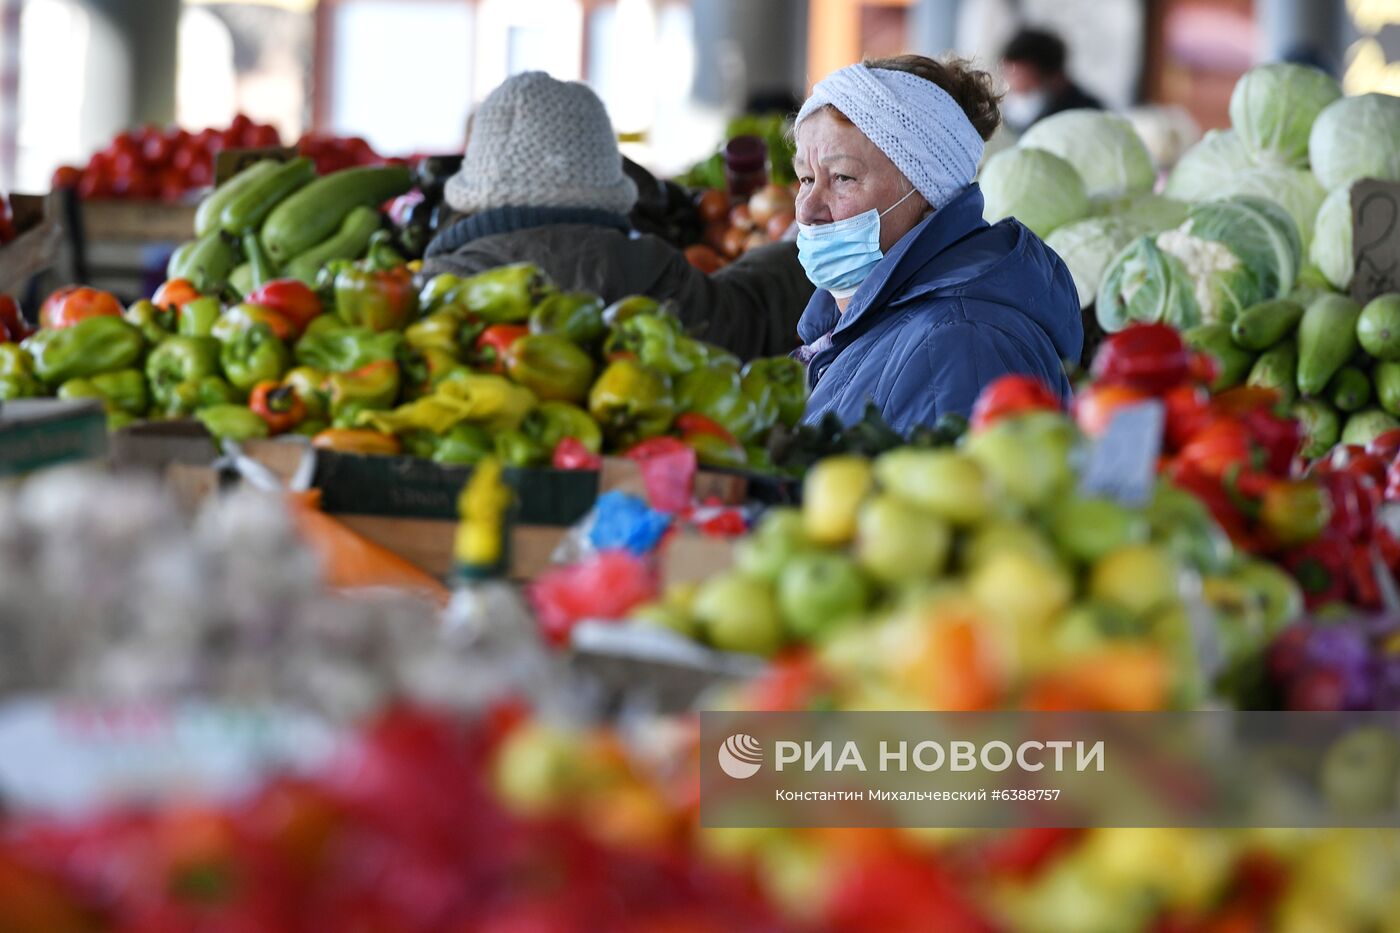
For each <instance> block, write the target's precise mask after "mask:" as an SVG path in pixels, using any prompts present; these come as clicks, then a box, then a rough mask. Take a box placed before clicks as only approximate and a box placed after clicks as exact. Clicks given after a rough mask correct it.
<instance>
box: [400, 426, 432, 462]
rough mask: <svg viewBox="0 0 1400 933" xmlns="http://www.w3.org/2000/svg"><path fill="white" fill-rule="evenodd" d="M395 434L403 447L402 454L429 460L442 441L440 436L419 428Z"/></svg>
mask: <svg viewBox="0 0 1400 933" xmlns="http://www.w3.org/2000/svg"><path fill="white" fill-rule="evenodd" d="M396 436H397V437H398V439H399V443H400V444H401V445H402V447H403V452H404V455H405V456H408V457H417V458H419V459H420V460H431V459H432V458H433V455H434V454H435V453H437V449H438V444H440V443H441V442H442V438H441V437H439V436H438V435H436V434H434V433H433V432H432V431H424V430H421V429H413V430H408V431H402V432H400V433H399V434H398V435H396Z"/></svg>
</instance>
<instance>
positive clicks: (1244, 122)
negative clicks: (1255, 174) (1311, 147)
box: [1230, 62, 1342, 168]
mask: <svg viewBox="0 0 1400 933" xmlns="http://www.w3.org/2000/svg"><path fill="white" fill-rule="evenodd" d="M1341 96H1342V89H1341V88H1340V87H1339V86H1338V85H1337V82H1336V80H1335V79H1333V78H1332V76H1331V75H1329V74H1327V73H1326V72H1324V71H1322V70H1320V69H1318V68H1312V67H1309V66H1306V65H1293V64H1286V63H1281V62H1280V63H1275V64H1269V65H1260V66H1259V67H1257V68H1251V69H1250V70H1249V71H1247V72H1245V73H1244V75H1243V77H1241V78H1240V80H1239V81H1238V82H1236V83H1235V90H1234V93H1233V94H1231V95H1230V124H1231V126H1233V127H1234V128H1235V132H1236V133H1238V134H1239V137H1240V141H1241V142H1242V143H1243V144H1244V147H1245V149H1246V151H1248V153H1249V155H1250V156H1251V157H1252V158H1253V159H1254V160H1255V161H1256V162H1258V163H1260V164H1261V165H1271V166H1291V167H1294V168H1302V167H1305V166H1306V165H1307V164H1308V134H1309V133H1310V132H1311V131H1312V126H1313V122H1314V121H1315V120H1316V119H1317V116H1318V114H1320V113H1322V111H1323V110H1324V109H1326V108H1327V106H1328V105H1329V104H1331V103H1332V102H1333V101H1335V100H1336V99H1337V98H1339V97H1341Z"/></svg>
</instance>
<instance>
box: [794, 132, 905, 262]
mask: <svg viewBox="0 0 1400 933" xmlns="http://www.w3.org/2000/svg"><path fill="white" fill-rule="evenodd" d="M793 167H794V168H795V169H796V171H797V179H798V181H799V182H800V183H801V188H800V189H799V190H798V192H797V220H798V222H800V223H804V224H829V223H831V222H832V221H836V220H845V219H846V218H847V217H854V216H856V215H857V214H863V213H865V212H866V211H868V210H870V209H871V208H874V209H875V210H878V211H885V210H889V208H890V206H891V205H893V204H894V203H895V202H897V201H898V200H899V199H900V198H902V197H904V195H905V194H907V193H908V192H909V190H910V187H911V186H910V184H909V182H908V181H907V180H906V179H905V177H904V175H903V173H901V172H900V170H899V169H897V168H895V165H894V163H893V162H891V161H890V160H889V158H888V157H887V156H886V155H885V154H884V153H883V152H881V151H880V150H879V148H878V147H876V145H875V144H874V143H872V142H871V141H870V140H869V139H867V138H866V136H865V134H864V133H862V132H861V131H860V130H858V129H856V127H855V126H854V124H851V123H848V122H846V121H845V120H842V119H838V118H837V117H836V115H835V114H834V113H833V112H832V111H831V110H829V109H822V110H819V111H817V112H816V113H814V114H812V115H811V116H810V117H808V118H807V119H806V120H803V121H802V125H801V126H799V127H798V128H797V156H796V158H794V159H793ZM928 209H929V207H928V202H927V201H925V200H924V199H923V196H922V195H920V194H918V193H917V192H916V193H914V194H912V195H910V196H909V199H908V200H907V201H905V202H904V203H903V204H900V205H899V206H898V207H896V208H895V209H894V210H892V211H890V212H889V213H888V214H886V215H885V216H884V217H883V218H881V220H880V249H881V250H882V251H884V252H886V253H888V252H889V251H890V248H891V247H893V246H894V244H896V243H898V242H899V239H900V237H902V236H904V234H906V233H908V232H909V231H910V230H912V229H914V227H915V226H916V225H917V224H918V223H919V221H921V220H923V218H924V217H925V216H926V215H927V213H928Z"/></svg>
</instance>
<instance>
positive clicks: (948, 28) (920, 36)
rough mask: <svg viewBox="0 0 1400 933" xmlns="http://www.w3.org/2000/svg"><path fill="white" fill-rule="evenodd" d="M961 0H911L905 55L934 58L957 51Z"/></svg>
mask: <svg viewBox="0 0 1400 933" xmlns="http://www.w3.org/2000/svg"><path fill="white" fill-rule="evenodd" d="M960 6H962V0H914V5H913V6H912V7H910V8H909V51H911V52H916V53H918V54H920V55H930V56H935V57H936V56H938V55H942V54H943V53H944V52H948V51H952V50H954V49H956V48H957V38H958V8H959V7H960Z"/></svg>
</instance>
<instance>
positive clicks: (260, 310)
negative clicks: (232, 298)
mask: <svg viewBox="0 0 1400 933" xmlns="http://www.w3.org/2000/svg"><path fill="white" fill-rule="evenodd" d="M258 324H262V325H265V326H266V327H267V329H268V330H270V331H271V332H272V334H273V336H275V337H277V338H278V339H279V340H281V339H284V338H290V337H291V336H292V335H293V333H292V330H291V326H290V322H289V321H288V320H287V318H285V317H284V316H282V315H281V314H278V313H277V312H276V311H274V310H273V309H271V308H265V307H263V306H262V305H254V304H248V303H247V302H244V303H242V304H236V305H234V306H233V307H232V308H229V309H228V310H227V311H225V312H224V313H223V314H222V315H220V316H219V319H218V320H217V321H215V322H214V326H213V328H211V329H210V331H209V336H211V337H213V338H214V339H215V340H217V341H219V343H228V342H229V341H230V340H232V339H233V338H235V337H237V336H238V335H239V334H241V333H243V332H244V331H245V330H248V329H250V328H252V327H254V326H255V325H258Z"/></svg>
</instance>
